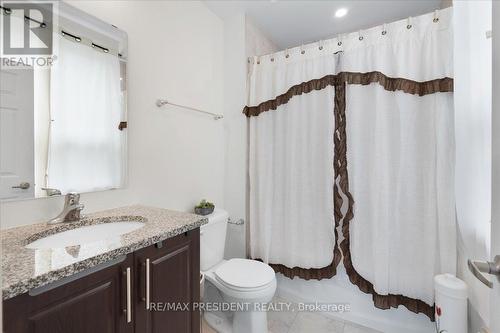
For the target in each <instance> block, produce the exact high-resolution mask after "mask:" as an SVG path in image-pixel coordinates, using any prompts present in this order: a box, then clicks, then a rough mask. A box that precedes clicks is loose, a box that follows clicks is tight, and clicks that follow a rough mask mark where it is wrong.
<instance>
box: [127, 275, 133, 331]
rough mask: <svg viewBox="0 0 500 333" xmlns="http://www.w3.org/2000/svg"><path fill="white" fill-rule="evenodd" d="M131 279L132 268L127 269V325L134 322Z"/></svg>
mask: <svg viewBox="0 0 500 333" xmlns="http://www.w3.org/2000/svg"><path fill="white" fill-rule="evenodd" d="M130 278H131V277H130V267H127V323H130V322H131V321H132V290H131V282H130Z"/></svg>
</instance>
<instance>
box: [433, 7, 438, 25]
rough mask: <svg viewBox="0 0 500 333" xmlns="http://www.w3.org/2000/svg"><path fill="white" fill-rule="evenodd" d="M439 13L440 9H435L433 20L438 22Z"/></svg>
mask: <svg viewBox="0 0 500 333" xmlns="http://www.w3.org/2000/svg"><path fill="white" fill-rule="evenodd" d="M438 13H439V10H437V9H436V10H435V11H434V19H433V20H432V22H434V23H437V22H438V21H439V14H438Z"/></svg>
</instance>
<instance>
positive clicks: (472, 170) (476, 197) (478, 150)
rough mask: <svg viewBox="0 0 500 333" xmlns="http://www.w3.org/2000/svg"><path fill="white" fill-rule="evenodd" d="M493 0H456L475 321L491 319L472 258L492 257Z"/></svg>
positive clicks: (461, 193)
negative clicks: (491, 37)
mask: <svg viewBox="0 0 500 333" xmlns="http://www.w3.org/2000/svg"><path fill="white" fill-rule="evenodd" d="M491 6H492V3H491V1H455V3H454V6H453V14H454V19H455V26H454V29H455V50H454V62H455V63H454V68H455V94H454V99H455V101H454V102H455V135H456V179H455V188H456V195H455V196H456V205H457V221H458V230H459V233H458V242H457V245H458V258H457V259H458V262H457V276H458V277H459V278H461V279H463V280H464V281H465V282H466V283H467V285H468V286H469V304H470V306H469V326H470V331H471V332H477V331H478V329H479V328H480V327H481V326H483V321H485V322H488V321H489V304H488V302H486V301H485V300H486V299H488V295H489V290H488V288H487V287H486V286H484V285H483V284H482V283H481V282H480V281H479V280H478V279H476V278H475V277H474V276H473V275H472V274H471V273H470V271H469V269H468V267H467V259H476V260H488V259H489V258H490V254H489V249H490V227H491V214H490V212H491V98H492V96H491V92H492V90H491V85H492V81H491V79H492V78H491V71H492V67H491V66H492V62H491V61H492V58H491V57H492V44H491V39H487V38H486V31H488V30H491V24H492V18H491V11H492V7H491Z"/></svg>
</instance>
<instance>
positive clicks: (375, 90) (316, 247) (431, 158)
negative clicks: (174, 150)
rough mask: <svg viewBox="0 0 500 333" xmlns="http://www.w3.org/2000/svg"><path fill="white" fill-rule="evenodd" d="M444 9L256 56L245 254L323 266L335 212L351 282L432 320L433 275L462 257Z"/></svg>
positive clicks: (378, 301) (249, 110)
mask: <svg viewBox="0 0 500 333" xmlns="http://www.w3.org/2000/svg"><path fill="white" fill-rule="evenodd" d="M451 14H452V10H451V9H445V10H441V11H437V12H435V13H431V14H427V15H422V16H419V17H416V18H408V19H405V20H401V21H398V22H394V23H390V24H386V25H382V26H379V27H375V28H372V29H369V30H364V31H358V32H356V33H352V34H349V35H344V36H339V37H338V38H336V39H332V40H328V41H322V42H318V43H314V44H310V45H307V46H304V47H300V48H294V49H292V50H285V51H283V52H280V53H276V54H273V55H267V56H261V57H256V58H254V59H253V61H252V65H251V72H250V84H249V91H250V100H249V105H250V106H247V107H246V108H245V110H244V113H245V114H246V115H247V116H248V117H249V122H250V124H249V128H250V131H249V145H250V149H249V163H250V215H249V218H250V255H251V256H252V257H253V258H261V259H263V260H264V261H266V262H270V263H277V264H281V266H283V265H284V266H286V267H293V266H297V267H302V268H308V267H321V266H322V265H325V264H327V263H328V262H329V261H330V260H331V259H332V257H331V253H332V245H331V241H332V240H333V238H334V236H335V235H336V234H335V231H333V232H332V231H331V228H332V224H333V221H332V219H331V214H332V210H334V216H335V220H334V221H335V222H336V224H337V225H338V224H339V215H340V218H342V220H341V223H340V224H341V226H342V235H343V238H344V239H343V240H342V242H341V245H340V248H341V250H342V255H343V257H344V259H343V263H344V266H345V268H346V271H347V274H348V275H349V278H350V280H351V282H352V283H354V284H356V285H357V286H358V287H359V288H360V289H361V290H362V291H363V292H366V293H370V294H372V297H373V300H374V303H375V306H377V307H379V308H383V309H388V308H390V307H398V306H399V305H404V306H406V307H407V308H408V309H410V310H411V311H414V312H422V313H424V314H426V315H427V316H429V317H430V318H431V319H432V318H433V317H434V309H433V304H434V292H433V277H434V276H435V275H436V274H440V273H455V265H456V244H455V242H456V240H455V237H456V231H455V227H456V226H455V201H454V114H453V95H452V92H453V67H452V64H453V43H452V41H453V31H452V24H451V20H452V16H451ZM332 100H333V101H332ZM332 108H333V110H334V112H333V116H334V119H335V120H333V119H332V118H331V116H332ZM332 126H333V132H332ZM332 134H333V136H334V140H331V135H332ZM329 148H330V149H329ZM332 150H333V151H334V156H333V159H334V169H335V175H334V178H332V174H331V169H330V170H328V169H327V167H328V165H327V164H328V163H327V162H328V160H331V158H332V155H331V152H332ZM327 154H329V155H327ZM328 171H330V172H328ZM322 185H324V186H322ZM332 186H333V191H332ZM337 190H338V191H339V192H340V193H341V194H342V196H340V195H339V193H337ZM328 197H329V199H330V200H332V199H333V201H334V204H333V206H332V205H331V201H330V205H328V200H327V199H328ZM340 207H342V210H341V209H340ZM327 212H330V215H328V214H327ZM328 216H330V220H329V221H327V217H328ZM310 217H312V218H310ZM326 235H328V236H330V237H331V238H330V239H329V238H328V237H325V236H326ZM335 249H336V246H334V247H333V250H334V251H335ZM335 263H336V260H335V258H334V261H333V264H335ZM281 266H280V267H281ZM280 267H278V269H277V270H278V271H280V272H284V273H285V275H287V276H290V277H291V276H296V275H298V276H301V275H300V274H294V272H293V271H292V272H290V271H287V270H286V269H279V268H280ZM281 268H282V267H281ZM295 273H296V272H295ZM331 275H332V274H330V276H331ZM308 277H311V276H307V275H306V278H308ZM313 277H314V278H322V277H325V276H324V275H321V274H319V276H313Z"/></svg>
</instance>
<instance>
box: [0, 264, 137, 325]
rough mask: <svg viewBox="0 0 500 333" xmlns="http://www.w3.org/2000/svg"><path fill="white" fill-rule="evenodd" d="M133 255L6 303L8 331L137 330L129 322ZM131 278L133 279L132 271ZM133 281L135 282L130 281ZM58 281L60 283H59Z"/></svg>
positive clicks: (5, 319) (4, 308) (5, 323)
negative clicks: (128, 305) (128, 296)
mask: <svg viewBox="0 0 500 333" xmlns="http://www.w3.org/2000/svg"><path fill="white" fill-rule="evenodd" d="M132 265H133V256H132V255H129V256H127V257H126V258H125V260H123V261H121V262H120V263H115V264H113V263H111V265H110V266H104V267H103V266H101V267H99V270H98V271H95V272H91V273H90V274H88V275H86V276H81V275H77V276H76V277H77V279H76V280H73V281H68V280H66V281H61V283H64V284H62V285H59V286H57V285H56V284H53V285H49V286H47V287H46V288H44V287H41V288H39V289H38V290H36V289H35V290H32V291H31V292H30V293H26V294H22V295H19V296H16V297H14V298H12V299H9V300H7V301H4V303H3V329H4V332H6V333H28V332H30V333H31V332H36V333H39V332H40V333H42V332H43V333H69V332H72V333H80V332H87V333H90V332H102V333H117V332H133V325H131V324H130V323H127V313H126V309H127V299H126V298H127V290H126V288H127V273H126V272H127V268H129V267H132ZM129 278H133V277H132V276H131V275H130V274H129ZM130 282H131V283H133V281H130ZM56 283H57V282H56Z"/></svg>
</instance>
